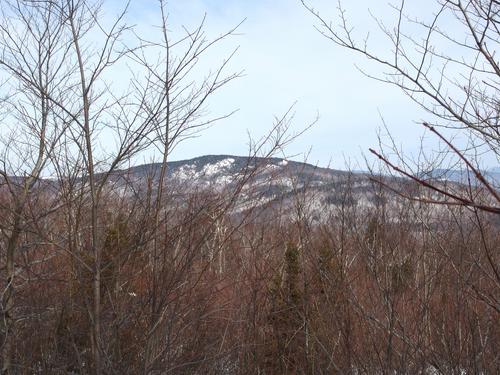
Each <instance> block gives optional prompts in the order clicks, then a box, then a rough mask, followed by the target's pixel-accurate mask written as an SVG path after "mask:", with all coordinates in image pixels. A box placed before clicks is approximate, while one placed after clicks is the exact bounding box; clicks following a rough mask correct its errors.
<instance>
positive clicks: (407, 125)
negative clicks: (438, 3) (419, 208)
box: [116, 0, 435, 168]
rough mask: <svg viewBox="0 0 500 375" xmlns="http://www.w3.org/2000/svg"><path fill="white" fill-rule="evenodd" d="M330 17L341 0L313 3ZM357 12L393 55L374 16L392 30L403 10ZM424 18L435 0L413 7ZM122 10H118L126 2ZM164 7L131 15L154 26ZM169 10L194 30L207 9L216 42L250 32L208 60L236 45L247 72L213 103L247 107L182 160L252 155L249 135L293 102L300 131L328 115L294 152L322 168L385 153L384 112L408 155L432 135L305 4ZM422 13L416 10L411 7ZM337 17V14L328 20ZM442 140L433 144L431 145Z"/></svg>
mask: <svg viewBox="0 0 500 375" xmlns="http://www.w3.org/2000/svg"><path fill="white" fill-rule="evenodd" d="M312 3H314V4H315V5H316V6H317V7H318V8H319V9H321V10H322V12H323V14H324V15H325V16H326V17H327V18H333V17H335V14H336V9H335V8H336V4H337V2H336V1H334V0H318V1H312ZM344 3H345V4H346V6H347V10H348V12H349V13H348V15H349V16H350V19H352V21H353V24H354V25H355V26H356V31H359V33H360V34H359V35H360V36H363V35H364V32H365V31H371V36H370V38H371V39H370V40H371V43H372V46H373V48H374V49H375V50H377V51H380V53H384V52H385V51H387V50H388V49H387V45H386V44H384V42H383V39H381V38H380V37H379V36H377V35H380V33H379V32H378V31H376V30H375V24H374V22H373V20H372V19H371V17H370V14H369V10H370V11H371V12H372V13H374V14H376V15H377V16H379V17H380V18H381V19H382V20H384V22H386V23H387V24H389V25H393V24H394V21H395V20H396V17H397V14H396V12H395V11H394V10H393V9H391V8H390V7H389V6H388V2H387V0H371V1H363V0H357V1H353V0H350V1H345V2H344ZM407 3H409V7H410V8H409V10H410V11H411V12H412V14H415V15H422V16H423V15H425V14H426V13H427V12H428V10H429V4H431V2H429V1H428V0H425V1H420V0H419V1H417V0H413V1H411V0H410V1H407ZM116 4H119V3H118V2H117V3H116ZM156 5H157V3H156V1H153V0H143V1H135V2H134V1H132V7H131V10H130V13H129V18H130V20H132V21H133V22H134V23H136V24H138V25H139V26H140V27H144V28H147V27H148V25H150V24H151V23H154V22H155V17H156V16H157V10H156V9H157V6H156ZM168 6H169V8H168V11H169V15H170V22H171V28H172V30H174V32H175V30H179V29H180V26H181V25H187V26H189V25H191V26H194V25H196V24H197V22H199V20H200V19H201V17H202V16H203V14H204V13H205V12H206V13H207V28H206V30H207V33H208V35H209V36H216V35H218V34H220V33H221V32H224V31H225V30H227V29H229V28H230V27H231V26H233V25H235V24H237V23H239V22H240V21H241V20H243V19H246V21H245V22H244V23H243V25H242V26H241V28H240V30H239V31H240V33H241V34H242V35H240V36H237V37H233V38H231V39H229V40H227V41H226V42H225V43H224V44H222V45H221V46H219V48H218V49H217V50H215V51H214V53H213V54H211V55H209V56H207V57H208V59H207V60H206V61H204V62H203V64H206V66H207V67H210V66H211V65H212V66H216V65H217V64H218V63H220V62H221V61H222V60H223V58H224V57H225V56H226V55H227V54H228V53H229V52H230V51H231V50H233V49H234V48H235V47H237V46H239V51H238V53H237V55H236V56H235V58H234V60H233V61H232V65H231V66H230V69H232V70H234V71H240V70H244V72H245V76H244V77H242V78H240V79H238V80H236V81H234V82H232V83H231V84H230V85H229V86H227V87H226V88H225V89H224V90H223V91H220V92H219V93H218V94H217V95H216V96H215V97H213V98H212V100H211V102H210V103H209V109H210V112H211V114H213V115H217V114H221V113H225V112H228V111H231V110H233V109H239V111H238V112H237V113H235V114H234V115H233V116H232V117H230V118H228V119H226V120H223V121H220V122H219V123H218V124H217V125H215V126H214V127H212V128H210V129H208V130H207V131H205V132H204V133H203V134H202V135H201V136H200V137H199V138H197V139H193V140H190V141H189V142H186V143H184V144H182V145H181V146H180V147H179V148H178V149H176V150H175V151H174V154H173V155H172V158H173V159H184V158H191V157H195V156H199V155H204V154H238V155H242V154H246V152H247V142H248V135H247V131H249V132H250V133H251V134H252V135H253V136H254V137H258V136H260V135H262V134H265V133H266V131H267V130H268V129H269V128H270V126H271V124H272V122H273V116H280V115H281V114H283V113H284V112H285V111H286V110H287V109H288V108H289V107H290V106H291V105H292V104H293V103H295V102H296V104H295V107H294V112H295V117H294V121H293V124H294V125H293V127H294V129H296V130H300V129H301V128H302V127H303V126H305V125H306V124H308V123H309V122H311V120H313V119H314V118H315V116H316V114H317V113H319V116H320V117H319V120H318V122H317V123H316V125H315V126H314V127H313V128H312V129H310V130H309V131H308V132H307V133H305V134H304V135H303V136H301V138H300V139H298V140H297V141H296V142H295V143H293V144H292V145H291V146H290V147H289V148H288V149H287V150H286V151H287V153H288V154H290V155H297V157H296V159H299V160H300V159H302V158H303V155H304V153H307V152H309V151H310V154H309V157H308V160H309V162H311V163H313V164H316V163H317V164H319V165H322V166H324V165H327V164H329V163H330V165H331V166H333V167H336V168H343V167H344V164H345V159H348V160H351V161H353V162H354V161H356V160H357V161H361V160H362V156H361V155H362V153H363V152H367V150H368V148H369V147H375V148H377V146H378V145H377V129H379V128H380V127H381V126H382V121H381V118H380V115H382V116H383V117H384V119H385V121H386V124H387V125H388V127H389V129H390V131H391V133H392V134H393V136H394V138H395V140H396V141H397V143H398V145H401V147H403V148H404V150H405V151H406V152H407V153H417V151H418V149H419V147H420V142H419V137H420V136H421V135H422V134H423V131H422V128H421V127H420V126H418V125H416V124H415V121H421V120H423V119H426V118H427V117H426V114H425V113H424V112H422V111H421V110H420V109H419V108H417V106H416V104H414V103H413V102H411V101H410V100H409V99H408V98H406V97H405V96H404V95H403V94H402V93H401V92H400V91H399V89H398V88H396V87H391V86H389V85H385V84H383V83H380V82H376V81H374V80H370V79H368V78H367V77H365V76H363V75H362V74H361V73H360V72H359V71H358V70H357V69H356V67H355V64H357V65H359V66H360V67H362V68H364V69H368V70H369V71H370V72H372V73H375V74H377V73H380V71H379V70H378V67H377V66H373V65H370V64H369V62H368V61H366V60H365V59H362V58H360V57H359V56H356V55H355V54H353V53H351V52H349V51H347V50H345V49H342V48H339V47H337V46H335V45H334V44H333V43H331V42H329V41H328V40H326V39H325V38H323V37H322V36H321V35H319V33H318V32H317V31H316V30H315V29H314V27H313V25H314V24H315V20H314V19H313V18H312V17H311V16H310V14H309V13H307V11H306V10H305V9H304V8H303V7H302V5H301V4H300V1H299V0H273V1H271V0H254V1H245V0H170V1H169V3H168ZM412 7H413V8H412ZM328 14H330V15H331V17H328ZM434 146H435V143H434V142H433V141H432V140H429V142H428V147H429V148H433V147H434Z"/></svg>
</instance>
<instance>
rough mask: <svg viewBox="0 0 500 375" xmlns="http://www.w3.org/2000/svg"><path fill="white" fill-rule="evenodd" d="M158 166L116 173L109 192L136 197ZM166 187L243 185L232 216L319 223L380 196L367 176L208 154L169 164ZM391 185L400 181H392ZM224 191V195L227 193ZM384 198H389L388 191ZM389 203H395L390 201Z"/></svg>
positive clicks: (181, 190) (177, 192) (180, 190)
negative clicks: (255, 212)
mask: <svg viewBox="0 0 500 375" xmlns="http://www.w3.org/2000/svg"><path fill="white" fill-rule="evenodd" d="M160 170H161V164H158V163H152V164H145V165H140V166H135V167H131V168H129V169H126V170H122V171H117V172H115V173H114V174H113V176H111V179H110V181H111V183H110V191H114V192H121V193H126V192H127V191H128V192H129V193H131V194H132V193H133V194H137V192H140V191H144V190H145V189H146V187H147V186H148V181H152V182H153V183H152V184H151V186H155V183H154V182H158V179H159V177H160ZM166 175H167V180H166V181H167V183H166V186H167V187H168V189H169V191H170V192H171V193H172V195H173V196H178V197H179V199H180V200H182V199H184V197H185V193H189V192H207V193H208V192H215V193H220V196H226V195H227V196H231V192H232V191H234V190H235V188H237V187H238V186H243V188H242V190H241V193H240V194H239V195H238V199H237V202H236V204H235V209H234V210H235V212H242V211H245V210H247V209H249V208H255V207H270V208H271V207H279V208H280V209H282V210H283V209H284V210H294V209H297V205H298V204H299V203H300V202H302V203H303V204H304V205H305V206H304V207H301V209H302V210H303V211H304V214H307V215H310V217H311V218H313V219H315V220H320V221H323V220H324V219H325V218H326V215H328V214H327V213H328V212H329V211H330V210H329V209H328V208H333V207H353V206H356V207H357V208H359V209H362V208H367V207H373V206H375V205H376V204H377V203H379V202H380V200H381V198H380V196H379V194H378V193H377V191H379V189H376V188H375V185H376V184H374V183H373V182H372V181H371V180H370V178H369V177H370V175H369V174H368V173H365V172H352V173H351V172H347V171H342V170H335V169H330V168H320V167H317V166H314V165H312V164H308V163H302V162H297V161H292V160H287V159H283V158H258V157H251V158H250V157H244V156H233V155H208V156H201V157H197V158H193V159H189V160H181V161H171V162H168V164H167V173H166ZM391 179H392V180H393V181H400V180H401V179H395V178H391ZM226 192H227V194H226ZM386 195H388V196H390V195H392V194H391V193H390V192H389V193H388V192H386ZM393 201H394V202H392V204H397V200H396V199H394V200H393Z"/></svg>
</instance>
